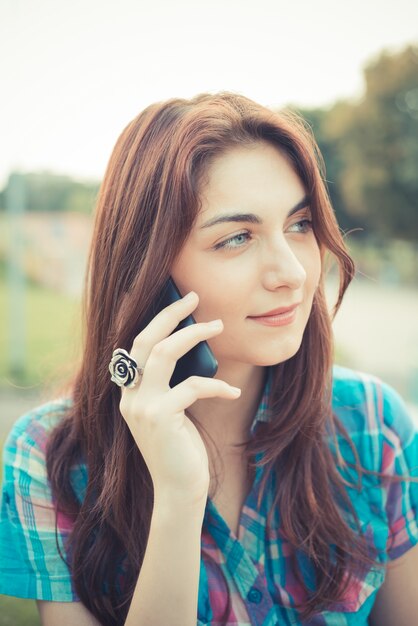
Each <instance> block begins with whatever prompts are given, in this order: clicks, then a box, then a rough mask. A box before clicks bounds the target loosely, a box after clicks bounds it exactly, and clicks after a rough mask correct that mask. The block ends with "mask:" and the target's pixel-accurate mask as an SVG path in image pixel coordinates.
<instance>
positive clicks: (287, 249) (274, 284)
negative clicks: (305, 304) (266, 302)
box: [262, 236, 306, 290]
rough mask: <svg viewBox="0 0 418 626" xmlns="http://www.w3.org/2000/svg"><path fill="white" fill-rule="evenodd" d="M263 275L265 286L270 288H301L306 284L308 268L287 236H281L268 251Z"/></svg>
mask: <svg viewBox="0 0 418 626" xmlns="http://www.w3.org/2000/svg"><path fill="white" fill-rule="evenodd" d="M262 276H263V283H264V286H265V288H266V289H270V290H275V289H277V288H278V287H289V288H290V289H300V288H301V287H302V286H303V285H304V283H305V281H306V270H305V268H304V266H303V264H302V263H301V262H300V260H299V259H298V257H297V255H296V254H295V252H294V250H293V249H292V247H291V246H290V245H289V243H288V242H287V240H286V238H285V237H283V236H281V237H280V239H279V240H276V241H275V242H274V244H273V245H272V246H269V248H268V250H267V251H266V253H265V257H264V259H263V269H262Z"/></svg>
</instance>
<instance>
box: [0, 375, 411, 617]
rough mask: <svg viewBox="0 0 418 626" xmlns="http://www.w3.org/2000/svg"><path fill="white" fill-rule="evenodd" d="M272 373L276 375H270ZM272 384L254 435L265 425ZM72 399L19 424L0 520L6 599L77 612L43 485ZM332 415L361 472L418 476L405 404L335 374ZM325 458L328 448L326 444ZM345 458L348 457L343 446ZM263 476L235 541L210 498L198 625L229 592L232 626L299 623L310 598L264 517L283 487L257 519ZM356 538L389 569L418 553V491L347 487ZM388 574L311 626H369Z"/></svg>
mask: <svg viewBox="0 0 418 626" xmlns="http://www.w3.org/2000/svg"><path fill="white" fill-rule="evenodd" d="M270 373H271V370H270ZM270 387H271V376H270V375H269V376H267V379H266V385H265V388H264V393H263V396H262V400H261V403H260V405H259V408H258V411H257V414H256V416H255V418H254V422H253V424H252V428H251V430H252V432H253V433H254V432H255V431H256V429H257V424H258V423H259V422H260V421H266V420H268V419H269V411H268V397H269V391H270ZM69 402H70V401H68V400H60V401H56V402H51V403H48V404H45V405H43V406H41V407H40V408H38V409H35V410H34V411H31V412H30V413H28V414H26V415H24V416H22V417H21V418H20V419H19V420H17V422H16V423H15V425H14V426H13V428H12V431H11V432H10V434H9V437H8V439H7V441H6V443H5V447H4V473H3V489H2V503H1V517H0V593H4V594H8V595H13V596H18V597H21V598H37V599H43V600H52V601H77V600H78V597H77V595H76V593H75V591H74V588H73V585H72V581H71V577H70V574H69V571H68V568H67V566H66V565H65V563H64V562H63V561H62V559H61V558H60V556H59V553H58V550H57V546H56V537H55V522H57V531H58V542H59V545H60V548H61V550H62V551H63V553H64V542H65V539H66V537H67V536H68V534H69V532H70V531H71V522H70V520H68V519H67V518H65V517H64V516H62V515H58V517H57V518H56V515H55V511H54V506H53V502H52V496H51V491H50V488H49V484H48V481H47V475H46V466H45V447H46V443H47V440H48V433H49V432H50V430H51V429H52V428H53V426H54V425H55V424H56V423H57V421H59V419H60V418H61V417H62V415H63V412H64V411H65V410H66V408H67V407H68V406H69ZM333 410H334V411H335V413H336V415H337V416H338V418H339V419H340V420H341V421H342V423H343V424H344V426H345V428H346V429H347V431H348V433H349V435H350V437H351V439H352V441H353V442H354V444H355V446H356V449H357V452H358V454H359V457H360V462H361V463H362V465H363V466H364V467H366V468H368V469H372V470H376V471H385V472H388V473H396V474H402V475H413V476H416V475H417V468H416V466H417V464H418V426H417V424H415V423H414V421H413V420H412V419H411V418H410V417H409V415H408V413H407V411H406V409H405V405H404V403H403V402H402V400H401V399H400V397H399V395H398V394H397V393H396V392H395V391H394V390H393V389H392V388H391V387H389V386H388V385H386V384H385V383H383V382H381V381H380V380H379V379H377V378H375V377H373V376H370V375H368V374H363V373H360V372H354V371H352V370H349V369H346V368H342V367H339V366H335V367H334V376H333ZM329 445H330V447H332V446H333V443H332V441H331V438H330V440H329ZM339 445H340V450H341V452H342V454H343V456H344V458H345V459H346V460H347V461H349V462H352V461H353V460H354V459H353V458H352V452H351V450H350V448H349V446H348V445H347V443H346V442H345V441H344V440H343V439H342V438H339ZM263 471H264V470H263V468H258V469H257V471H256V476H255V480H254V483H253V487H252V489H251V492H250V493H249V495H248V497H247V499H246V502H245V504H244V506H243V509H242V513H241V518H240V525H239V532H238V537H236V536H235V535H234V533H233V532H232V531H231V530H230V529H229V528H228V526H227V524H226V522H225V521H224V520H223V519H222V517H221V516H220V514H219V513H218V511H217V510H216V507H215V505H214V503H213V502H212V501H211V500H210V499H208V502H207V506H206V511H205V517H204V522H203V528H202V554H203V557H204V558H202V560H201V569H200V580H199V603H198V616H197V618H198V619H197V625H198V626H203V625H207V624H211V625H213V626H214V625H216V624H218V622H219V619H220V616H221V614H222V611H223V608H224V606H225V595H226V591H225V586H224V582H223V580H222V576H221V575H220V573H219V568H218V567H214V566H213V564H211V562H210V560H208V559H207V558H205V555H210V556H211V557H212V559H213V560H214V561H215V563H216V564H217V565H218V566H219V567H220V568H221V570H222V572H223V574H224V576H225V578H226V581H227V584H228V587H229V591H230V594H231V601H232V606H231V612H230V615H229V620H228V624H231V625H236V626H247V625H253V626H278V625H287V624H302V622H301V620H300V617H298V613H297V611H296V610H295V609H294V605H295V603H298V602H300V601H301V600H302V599H303V597H304V596H303V590H302V588H301V586H300V585H299V584H298V582H297V580H296V578H295V575H294V573H293V571H292V568H291V566H290V553H291V550H290V546H289V544H288V543H287V542H286V540H285V539H284V538H283V537H282V536H281V535H280V533H279V532H277V530H275V529H277V528H279V527H280V512H279V511H275V513H274V517H273V522H274V523H273V524H272V530H269V531H267V528H266V518H267V514H268V512H269V511H270V509H271V507H272V502H273V495H274V493H275V487H276V485H277V480H278V479H277V477H275V476H273V475H271V477H270V479H269V488H268V489H267V491H266V494H265V497H264V499H263V501H262V503H261V506H260V507H259V508H257V494H258V489H259V483H260V479H261V477H262V474H263ZM72 483H73V485H74V489H75V491H76V493H77V495H78V497H79V499H80V500H82V499H83V494H84V491H85V487H86V483H87V470H86V467H85V465H79V466H77V467H74V468H73V473H72ZM347 490H348V492H349V495H350V498H351V501H352V503H353V505H354V507H355V510H356V512H357V514H358V516H359V520H360V524H361V528H362V530H363V531H364V532H367V537H368V538H369V540H370V541H372V542H373V543H374V545H375V547H376V549H377V552H378V555H379V557H378V558H379V560H380V561H381V562H383V563H385V562H387V561H388V560H390V559H395V558H397V557H399V556H401V555H402V554H403V553H404V552H406V551H407V550H409V549H410V548H411V547H412V546H413V545H414V544H416V543H417V542H418V484H416V483H411V482H407V481H405V482H395V483H392V484H389V485H384V486H383V485H381V484H380V483H379V481H378V479H377V478H376V477H370V476H366V477H364V478H363V488H362V490H361V492H358V491H356V490H355V489H351V488H350V487H347ZM298 562H299V564H300V567H301V568H302V571H303V576H304V577H305V580H306V581H307V582H309V581H310V582H311V583H312V571H311V569H310V563H309V562H308V560H307V559H306V557H304V555H303V554H302V553H301V554H298ZM384 576H385V574H384V569H380V570H378V569H372V570H370V571H369V572H368V574H367V575H366V577H365V578H364V579H362V580H357V579H356V580H355V581H354V582H353V584H352V585H351V587H350V588H349V590H348V592H347V593H346V595H345V597H344V598H343V599H342V600H341V601H340V602H339V603H338V605H335V606H333V607H330V608H329V609H328V610H327V611H324V612H322V613H321V614H318V615H316V616H315V617H314V618H312V619H311V620H310V621H309V622H306V621H305V622H303V623H304V624H309V625H318V626H319V625H324V626H331V625H332V626H343V625H356V626H361V625H364V626H365V625H366V624H367V618H368V615H369V613H370V611H371V608H372V606H373V602H374V600H375V596H376V592H377V590H378V589H379V587H380V586H381V585H382V583H383V580H384Z"/></svg>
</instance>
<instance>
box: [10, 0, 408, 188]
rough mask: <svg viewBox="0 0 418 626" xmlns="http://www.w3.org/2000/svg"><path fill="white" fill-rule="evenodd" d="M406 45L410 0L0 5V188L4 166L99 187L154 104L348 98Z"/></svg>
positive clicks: (76, 0) (54, 0) (57, 0)
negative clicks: (206, 97) (375, 66)
mask: <svg viewBox="0 0 418 626" xmlns="http://www.w3.org/2000/svg"><path fill="white" fill-rule="evenodd" d="M410 43H418V2H417V1H416V0H396V2H389V1H386V2H384V1H383V0H350V1H349V2H336V0H299V1H298V0H293V1H292V0H287V1H286V2H285V1H284V0H205V1H202V0H136V1H135V0H113V1H108V0H35V1H34V0H1V2H0V78H1V85H2V88H3V92H2V98H1V115H0V141H1V146H2V147H1V153H0V186H3V184H4V183H5V180H6V178H7V176H8V174H9V172H10V171H11V170H12V169H20V170H26V171H27V170H37V169H42V168H43V169H50V170H52V171H56V172H60V173H68V174H71V175H74V176H80V177H85V178H88V177H95V178H101V177H102V176H103V173H104V169H105V167H106V164H107V161H108V159H109V156H110V152H111V150H112V148H113V145H114V144H115V141H116V139H117V137H118V136H119V134H120V132H121V131H122V129H123V128H124V127H125V126H126V124H127V123H128V122H129V121H130V120H131V119H132V118H133V117H134V116H135V115H137V113H139V111H141V110H142V109H143V108H144V107H145V106H147V105H148V104H150V103H151V102H154V101H156V100H161V99H166V98H171V97H176V96H180V97H191V96H193V95H195V94H197V93H200V92H202V91H210V92H214V91H218V90H221V89H227V90H230V91H235V92H239V93H243V94H244V95H246V96H248V97H250V98H253V99H254V100H256V101H258V102H260V103H262V104H265V105H267V106H284V105H286V104H295V105H299V106H305V107H312V106H330V105H331V104H332V103H333V102H334V101H335V100H336V99H340V98H350V99H351V98H359V97H361V94H362V90H363V78H362V67H363V66H364V64H365V63H366V62H368V61H369V60H370V59H372V58H374V57H376V56H377V55H378V54H379V53H380V51H381V50H382V49H383V48H386V49H388V50H389V51H393V52H397V51H398V50H400V49H402V48H403V47H405V46H406V45H407V44H410Z"/></svg>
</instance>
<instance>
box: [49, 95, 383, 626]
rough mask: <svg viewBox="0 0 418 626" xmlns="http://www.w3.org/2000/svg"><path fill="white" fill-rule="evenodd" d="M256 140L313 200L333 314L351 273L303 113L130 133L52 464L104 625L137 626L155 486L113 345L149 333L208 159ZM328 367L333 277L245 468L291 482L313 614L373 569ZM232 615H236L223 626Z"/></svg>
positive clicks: (175, 112) (103, 229)
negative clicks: (81, 477) (83, 476)
mask: <svg viewBox="0 0 418 626" xmlns="http://www.w3.org/2000/svg"><path fill="white" fill-rule="evenodd" d="M259 141H267V142H269V143H270V144H272V145H273V146H276V147H277V148H278V149H279V150H280V151H281V153H282V154H284V155H286V157H287V158H288V159H289V161H290V163H291V164H292V166H293V167H294V170H295V172H296V173H297V174H298V175H299V177H300V179H301V181H302V183H303V185H304V187H305V189H306V192H307V194H308V195H309V197H310V200H311V202H310V206H311V210H312V220H313V229H314V233H315V236H316V238H317V240H318V243H319V246H320V250H321V255H322V259H323V267H324V264H325V257H326V255H327V254H328V253H330V254H331V257H333V258H335V259H336V261H337V263H338V266H339V273H340V288H339V294H338V298H337V303H336V305H335V311H336V310H337V309H338V307H339V305H340V303H341V300H342V298H343V295H344V292H345V290H346V288H347V286H348V284H349V283H350V281H351V279H352V277H353V275H354V264H353V261H352V259H351V258H350V256H349V254H348V252H347V249H346V247H345V245H344V241H343V238H342V235H341V232H340V229H339V227H338V224H337V221H336V219H335V216H334V212H333V210H332V207H331V205H330V202H329V198H328V194H327V190H326V186H325V183H324V165H323V161H322V158H321V155H320V153H319V150H318V148H317V145H316V143H315V140H314V138H313V136H312V133H311V131H310V128H309V126H308V125H307V124H306V123H305V122H304V121H303V120H302V119H301V118H300V117H299V116H298V115H297V114H295V113H291V112H290V111H287V112H284V111H283V112H280V113H278V112H273V111H270V110H268V109H266V108H264V107H262V106H260V105H258V104H256V103H254V102H252V101H251V100H249V99H247V98H245V97H243V96H240V95H236V94H231V93H228V92H222V93H219V94H216V95H210V94H201V95H199V96H197V97H195V98H193V99H191V100H184V99H172V100H169V101H166V102H162V103H156V104H153V105H151V106H149V107H148V108H146V109H145V110H144V111H143V112H142V113H141V114H140V115H138V116H137V117H136V118H135V119H134V120H133V121H132V122H131V123H130V124H128V126H127V127H126V128H125V130H124V131H123V132H122V134H121V136H120V137H119V139H118V141H117V143H116V146H115V148H114V150H113V153H112V155H111V158H110V161H109V165H108V167H107V171H106V174H105V177H104V180H103V183H102V185H101V189H100V192H99V197H98V202H97V208H96V219H95V230H94V235H93V242H92V247H91V252H90V258H89V267H88V273H87V279H86V289H85V300H84V303H85V308H84V313H85V338H84V352H83V358H82V363H81V366H80V369H79V371H78V374H77V376H76V378H75V380H74V384H73V386H72V398H73V405H72V408H71V409H70V410H69V411H68V413H67V414H66V415H65V417H64V418H63V420H62V421H61V422H60V423H59V425H58V426H57V428H56V429H55V430H54V432H53V434H52V436H51V438H50V442H49V446H48V451H47V468H48V476H49V479H50V481H51V486H52V491H53V494H54V497H55V499H56V503H57V508H58V509H59V510H60V511H62V512H64V513H65V514H67V515H70V516H72V519H73V521H74V524H73V529H72V532H71V535H70V539H69V542H68V545H67V558H68V561H69V566H70V570H71V574H72V578H73V581H74V585H75V589H76V591H77V593H78V595H79V597H80V599H81V600H82V602H83V603H84V604H85V605H86V606H87V607H88V609H89V610H90V611H91V612H92V613H93V614H94V615H95V616H96V617H97V619H98V620H99V621H100V622H101V623H102V624H103V625H105V626H116V625H120V624H123V623H124V621H125V619H126V615H127V613H128V610H129V605H130V602H131V599H132V594H133V591H134V588H135V584H136V581H137V578H138V575H139V572H140V568H141V564H142V561H143V558H144V553H145V549H146V545H147V538H148V532H149V526H150V519H151V513H152V503H153V490H152V481H151V477H150V475H149V472H148V469H147V466H146V464H145V462H144V460H143V458H142V456H141V453H140V451H139V449H138V447H137V446H136V444H135V442H134V440H133V438H132V436H131V434H130V431H129V429H128V427H127V425H126V423H125V420H124V419H123V417H122V416H121V414H120V411H119V400H120V390H119V389H118V388H117V386H115V385H114V384H113V383H112V382H111V381H110V376H109V372H108V363H109V360H110V357H111V353H112V350H113V349H114V348H115V347H116V346H119V347H124V348H126V349H128V350H129V349H130V347H131V345H132V342H133V339H134V337H135V336H136V335H137V334H138V332H140V330H142V328H143V323H144V318H145V315H146V312H147V311H148V309H149V306H150V304H151V303H152V301H153V300H154V298H155V297H156V296H157V294H159V292H160V290H161V288H162V286H163V285H164V283H165V281H166V280H167V277H168V276H169V274H170V268H171V267H172V265H173V262H174V260H175V258H176V256H177V254H178V253H179V251H180V250H181V248H182V245H183V244H184V242H185V240H186V238H187V236H188V234H189V232H190V231H191V228H192V226H193V224H194V221H195V219H196V216H197V214H198V211H199V208H200V200H199V191H200V184H201V181H202V176H204V174H205V172H206V171H207V167H208V165H209V163H210V162H211V161H212V160H213V159H215V158H216V157H217V156H219V155H221V154H222V153H224V152H225V151H226V150H229V149H231V148H233V147H234V146H246V145H251V144H254V142H259ZM332 361H333V343H332V331H331V318H330V315H329V312H328V309H327V305H326V302H325V296H324V285H323V276H322V279H321V283H320V285H319V287H318V289H317V291H316V295H315V297H314V302H313V306H312V311H311V315H310V318H309V321H308V324H307V327H306V329H305V332H304V336H303V341H302V345H301V347H300V349H299V350H298V352H297V354H296V355H295V356H294V357H292V358H291V359H289V360H288V361H286V362H284V363H280V364H278V365H276V366H274V371H273V385H272V394H271V410H272V415H273V417H272V419H271V421H270V422H269V423H268V424H262V425H261V426H260V430H258V431H257V433H256V436H255V437H254V439H251V440H249V441H248V442H247V445H246V452H247V455H248V463H249V465H254V463H255V462H254V458H255V455H256V454H257V453H258V452H263V453H264V457H263V460H262V463H263V464H265V465H266V468H265V470H267V471H265V473H264V479H265V480H264V482H263V489H264V488H265V485H266V481H267V480H268V477H269V476H270V475H271V473H272V472H275V471H280V476H281V479H280V481H279V483H280V485H279V487H278V490H277V493H276V494H275V506H277V507H279V510H280V513H281V519H282V521H281V529H280V532H281V533H282V535H283V536H284V537H286V539H287V540H288V541H289V543H290V544H291V546H293V549H294V550H295V551H296V550H297V549H299V550H303V551H304V552H305V553H306V555H307V556H308V557H309V559H310V560H311V562H312V563H313V566H314V570H315V575H316V588H315V590H314V591H313V592H312V590H308V589H307V588H306V587H305V585H304V582H303V579H302V576H301V574H300V572H299V571H298V566H297V563H296V561H295V562H294V567H295V572H296V575H297V576H298V577H299V580H300V583H301V587H302V589H304V591H305V592H306V594H305V595H306V601H304V602H303V603H302V605H301V606H300V607H299V608H300V610H301V611H302V617H307V618H309V617H310V616H312V615H313V614H314V613H315V612H318V611H320V610H322V609H324V608H326V607H327V606H330V605H331V604H332V603H333V602H336V601H338V600H340V599H341V598H342V597H343V595H344V592H345V590H346V589H347V587H348V584H349V582H350V580H351V577H354V576H356V575H357V574H358V573H359V571H365V568H368V567H369V566H370V564H371V563H372V562H373V559H372V558H371V555H370V551H369V549H368V547H367V545H366V542H365V540H364V538H363V537H362V536H361V533H360V530H359V525H358V520H357V518H356V514H355V512H354V510H353V507H352V506H351V503H350V500H349V498H348V497H347V495H346V491H345V483H344V480H343V479H342V478H341V475H340V474H339V472H338V471H337V465H338V463H337V461H336V459H335V458H334V457H333V455H332V454H331V452H330V449H329V447H328V445H327V443H326V441H325V437H324V435H325V431H326V428H327V426H330V427H331V430H332V431H333V432H336V431H337V429H338V428H341V427H340V426H339V425H338V424H337V420H336V418H335V417H334V416H333V415H332V411H331V386H332ZM81 462H83V463H86V465H87V468H88V485H87V490H86V493H85V497H84V500H83V501H82V503H80V502H78V500H77V498H76V497H75V494H74V492H73V489H72V485H71V481H70V471H71V469H72V467H73V466H74V465H75V464H77V463H81ZM353 520H354V529H353V524H352V522H353ZM269 523H270V521H269ZM356 524H357V526H356ZM330 545H333V546H334V547H335V551H334V554H331V553H330ZM121 571H123V572H124V578H123V584H122V585H121V584H119V583H118V580H120V576H119V575H120V572H121ZM227 614H228V607H227V608H226V610H225V615H224V619H227Z"/></svg>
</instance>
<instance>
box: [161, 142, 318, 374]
mask: <svg viewBox="0 0 418 626" xmlns="http://www.w3.org/2000/svg"><path fill="white" fill-rule="evenodd" d="M201 199H202V209H201V211H200V213H199V215H198V218H197V220H196V223H195V226H194V228H193V230H192V232H191V233H190V235H189V237H188V239H187V241H186V243H185V245H184V246H183V248H182V250H181V252H180V254H179V256H178V257H177V260H176V262H175V264H174V266H173V268H172V272H171V275H172V277H173V280H174V282H175V283H176V284H177V286H178V288H179V290H180V292H181V293H182V295H185V294H186V293H188V292H189V291H191V290H193V291H196V292H197V293H198V295H199V305H198V307H197V308H196V309H195V311H194V313H193V316H194V318H195V319H196V321H198V322H203V321H205V322H206V321H210V320H213V319H216V318H221V319H222V321H223V324H224V330H223V332H222V333H221V334H220V335H218V336H216V337H215V338H213V339H210V340H209V341H208V343H209V345H210V347H211V349H212V350H213V352H214V354H215V356H216V358H217V360H218V362H219V366H220V369H221V368H222V370H224V369H225V368H229V367H231V366H232V367H235V366H236V365H237V364H238V363H242V364H247V365H257V366H267V365H274V364H276V363H280V362H282V361H285V360H287V359H289V358H290V357H292V356H293V355H294V354H295V353H296V352H297V351H298V349H299V347H300V344H301V341H302V335H303V332H304V329H305V326H306V323H307V321H308V318H309V314H310V311H311V306H312V300H313V297H314V293H315V289H316V287H317V285H318V282H319V279H320V273H321V257H320V251H319V247H318V243H317V241H316V239H315V236H314V233H313V231H312V228H311V224H310V222H309V220H310V219H311V214H310V211H309V204H308V201H307V200H304V199H305V189H304V187H303V185H302V183H301V181H300V179H299V177H298V176H297V174H296V173H295V172H294V170H293V169H292V167H291V166H290V165H289V163H288V161H287V160H286V158H285V157H283V156H282V154H281V153H280V152H279V150H278V149H277V148H275V147H273V146H272V145H270V144H268V143H267V142H260V143H256V144H254V145H252V146H249V147H242V148H241V147H239V148H233V149H231V150H230V151H229V152H228V153H225V154H224V155H222V156H220V157H218V158H217V159H216V160H215V161H214V162H213V163H212V164H211V166H210V167H209V169H208V171H207V176H206V179H205V183H204V186H203V187H202V189H201ZM298 206H299V207H300V208H299V209H297V208H296V210H295V211H294V209H295V207H298ZM290 213H291V214H290ZM237 214H251V215H252V216H253V217H251V216H250V217H245V216H243V215H241V217H240V218H237V217H235V218H233V216H234V215H235V216H236V215H237ZM221 216H230V217H229V218H228V219H223V220H222V222H219V223H217V224H213V225H209V222H213V221H214V220H215V219H217V218H220V217H221ZM293 305H297V307H296V310H295V313H294V314H293V318H292V317H290V321H289V316H288V320H287V323H285V324H281V325H267V324H265V323H261V321H256V320H254V319H251V318H252V316H260V315H261V314H262V313H265V312H269V311H271V310H272V309H276V308H280V307H291V306H293ZM281 321H282V322H283V321H286V320H283V318H281ZM279 323H280V322H279Z"/></svg>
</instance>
